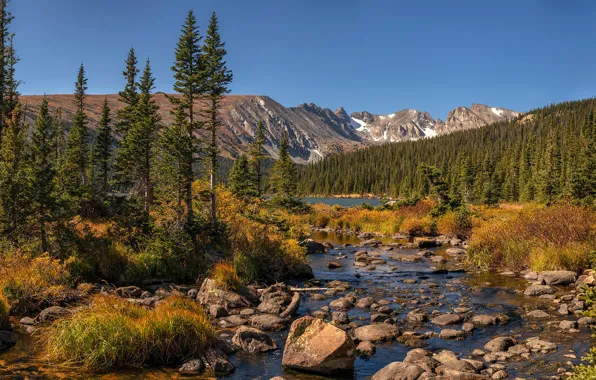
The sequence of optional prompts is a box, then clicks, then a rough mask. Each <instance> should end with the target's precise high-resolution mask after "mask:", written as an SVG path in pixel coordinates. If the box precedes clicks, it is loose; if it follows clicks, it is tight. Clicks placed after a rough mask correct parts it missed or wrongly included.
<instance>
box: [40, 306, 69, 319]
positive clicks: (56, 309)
mask: <svg viewBox="0 0 596 380" xmlns="http://www.w3.org/2000/svg"><path fill="white" fill-rule="evenodd" d="M70 313H71V311H70V310H68V309H67V308H65V307H62V306H50V307H48V308H47V309H43V310H42V311H41V313H39V315H37V317H35V323H48V322H52V321H55V320H56V319H58V318H64V317H66V316H68V315H70Z"/></svg>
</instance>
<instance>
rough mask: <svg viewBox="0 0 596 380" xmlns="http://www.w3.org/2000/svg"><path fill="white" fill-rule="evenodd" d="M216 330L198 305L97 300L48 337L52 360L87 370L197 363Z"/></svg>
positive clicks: (173, 301) (181, 300)
mask: <svg viewBox="0 0 596 380" xmlns="http://www.w3.org/2000/svg"><path fill="white" fill-rule="evenodd" d="M214 337H215V333H214V329H213V327H212V326H211V324H210V322H209V318H208V317H207V315H206V314H205V312H204V311H203V309H202V308H201V307H200V306H199V305H198V304H197V303H196V302H194V301H192V300H190V299H187V298H184V297H177V296H172V297H169V298H167V299H165V300H164V301H162V302H160V303H159V304H158V305H157V306H156V307H155V308H154V309H146V308H144V307H141V306H138V305H135V304H131V303H129V302H128V301H126V300H124V299H121V298H118V297H113V296H106V295H98V296H96V297H95V298H94V299H93V301H92V302H91V304H90V306H89V307H87V308H82V309H80V310H79V311H77V312H76V313H74V314H73V315H72V316H70V317H68V318H65V319H60V320H58V321H56V322H55V323H54V324H53V325H52V326H50V327H49V328H48V330H47V331H46V332H45V334H44V346H45V351H46V355H47V358H48V360H50V361H52V362H60V363H64V364H69V365H76V366H80V367H81V368H83V369H85V370H107V369H111V368H118V367H141V366H143V365H147V364H168V363H177V362H181V361H183V360H185V359H188V358H191V357H196V356H197V355H199V354H200V353H201V352H202V351H203V350H204V349H205V347H206V346H207V345H208V344H209V343H210V342H212V341H213V339H214Z"/></svg>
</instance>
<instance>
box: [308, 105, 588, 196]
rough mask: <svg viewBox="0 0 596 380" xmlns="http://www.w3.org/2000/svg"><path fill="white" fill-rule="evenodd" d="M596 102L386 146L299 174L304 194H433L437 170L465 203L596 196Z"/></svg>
mask: <svg viewBox="0 0 596 380" xmlns="http://www.w3.org/2000/svg"><path fill="white" fill-rule="evenodd" d="M595 107H596V100H595V99H586V100H581V101H573V102H564V103H560V104H553V105H550V106H546V107H544V108H540V109H536V110H532V111H530V112H528V113H527V114H525V115H523V116H520V117H519V118H518V119H515V120H511V121H509V122H502V123H497V124H493V125H490V126H487V127H483V128H478V129H473V130H467V131H460V132H456V133H452V134H449V135H445V136H439V137H437V138H430V139H424V140H421V141H412V142H402V143H393V144H384V145H381V146H376V147H371V148H368V149H362V150H359V151H356V152H351V153H345V154H338V155H334V156H331V157H328V158H327V159H325V160H322V161H320V162H317V163H314V164H310V165H308V166H306V167H301V168H300V170H299V172H298V178H299V183H300V186H299V188H300V191H301V193H303V194H317V195H335V194H374V195H377V196H384V197H394V198H402V199H410V198H415V197H421V196H426V195H428V194H429V187H428V182H427V181H426V177H425V175H424V173H422V172H421V171H419V170H418V167H419V166H420V165H423V164H426V165H432V166H434V167H436V168H437V169H438V170H439V172H440V176H441V178H442V180H443V181H444V182H446V184H447V186H448V188H449V193H450V194H451V195H452V196H458V197H462V198H463V199H464V200H465V201H467V202H473V203H484V204H496V203H498V202H499V201H506V202H532V201H537V202H541V203H551V202H553V201H555V200H557V199H562V198H573V199H580V200H583V201H585V202H586V203H592V204H593V203H594V200H595V196H596V193H595V191H596V176H594V173H596V153H595V152H596V149H595V147H596V145H595V144H596V143H595V136H596V121H595V115H596V113H595Z"/></svg>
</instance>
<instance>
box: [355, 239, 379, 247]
mask: <svg viewBox="0 0 596 380" xmlns="http://www.w3.org/2000/svg"><path fill="white" fill-rule="evenodd" d="M360 245H361V246H363V247H368V246H371V247H378V246H379V245H381V241H380V240H376V239H370V240H365V241H363V242H362V243H360Z"/></svg>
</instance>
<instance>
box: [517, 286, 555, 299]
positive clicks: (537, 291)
mask: <svg viewBox="0 0 596 380" xmlns="http://www.w3.org/2000/svg"><path fill="white" fill-rule="evenodd" d="M554 293H556V290H555V289H554V288H553V287H551V286H548V285H537V284H534V285H530V286H529V287H528V288H527V289H526V290H525V291H524V294H525V295H526V296H530V297H540V296H543V295H545V294H554Z"/></svg>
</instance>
